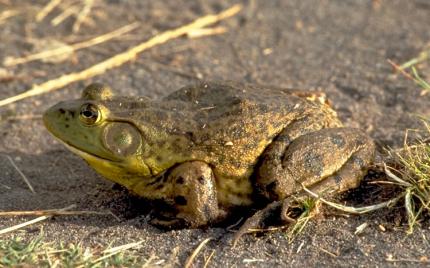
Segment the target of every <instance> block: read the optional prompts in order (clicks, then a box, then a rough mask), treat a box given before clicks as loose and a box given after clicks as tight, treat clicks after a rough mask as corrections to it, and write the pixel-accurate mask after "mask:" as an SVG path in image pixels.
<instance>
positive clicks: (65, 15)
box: [51, 7, 79, 26]
mask: <svg viewBox="0 0 430 268" xmlns="http://www.w3.org/2000/svg"><path fill="white" fill-rule="evenodd" d="M78 12H79V9H78V8H77V7H69V8H68V9H65V10H64V11H63V12H62V13H61V14H60V15H58V16H57V17H55V18H53V19H52V20H51V25H52V26H58V25H59V24H60V23H62V22H63V21H64V20H66V19H67V18H68V17H70V16H72V15H76V14H78Z"/></svg>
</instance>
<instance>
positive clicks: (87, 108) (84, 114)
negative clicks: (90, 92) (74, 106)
mask: <svg viewBox="0 0 430 268" xmlns="http://www.w3.org/2000/svg"><path fill="white" fill-rule="evenodd" d="M100 117H101V116H100V111H99V109H98V108H97V106H96V105H94V104H91V103H87V104H84V105H82V107H81V112H80V113H79V118H80V119H81V121H82V122H83V123H84V124H86V125H94V124H95V123H97V122H98V121H99V120H100Z"/></svg>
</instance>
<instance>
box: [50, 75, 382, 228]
mask: <svg viewBox="0 0 430 268" xmlns="http://www.w3.org/2000/svg"><path fill="white" fill-rule="evenodd" d="M43 120H44V123H45V125H46V128H47V129H48V130H49V132H51V133H52V134H53V135H54V136H55V137H56V138H58V139H59V140H60V141H62V142H63V143H64V144H65V145H66V146H67V148H69V149H70V150H71V151H72V152H73V153H76V154H77V155H79V156H81V157H82V158H83V159H84V160H85V161H86V162H87V163H88V164H89V165H90V166H91V167H92V168H94V169H95V170H96V171H97V172H98V173H100V174H101V175H102V176H104V177H106V178H107V179H109V180H111V181H113V182H116V183H118V184H120V185H122V186H124V187H125V188H127V189H128V190H130V191H131V192H133V193H134V194H136V195H138V196H141V197H144V198H146V199H147V200H148V199H149V200H159V201H162V202H163V204H165V205H166V206H165V209H163V211H162V212H160V213H159V216H158V217H157V218H155V219H154V223H155V224H158V225H161V226H166V227H173V226H186V227H192V228H195V227H202V226H206V225H208V224H213V223H217V222H219V221H221V220H224V219H226V218H227V217H228V216H229V215H231V214H232V213H233V211H237V208H243V207H245V208H250V207H251V208H252V207H253V206H254V207H264V206H265V205H267V207H266V208H263V209H262V210H261V211H262V212H268V211H270V210H273V208H274V207H279V206H284V207H288V204H289V202H290V201H291V198H293V197H296V196H298V195H301V194H303V192H304V191H303V187H307V188H309V189H310V190H311V191H313V192H315V193H323V192H324V193H325V192H327V191H329V192H330V193H333V194H336V193H340V192H343V191H345V190H348V189H351V188H354V187H357V186H358V184H359V183H360V180H361V179H362V178H363V177H364V175H365V174H366V172H367V169H368V167H369V166H370V165H371V164H372V162H373V159H374V154H375V145H374V142H373V141H372V139H371V138H370V137H369V136H367V135H366V134H365V133H364V132H363V131H361V130H359V129H354V128H347V127H343V125H342V123H341V122H340V120H339V119H338V117H337V114H336V112H335V111H334V110H333V109H332V108H331V106H330V105H329V103H328V102H327V100H326V99H325V97H324V95H323V94H322V93H319V94H314V93H310V92H308V91H301V90H289V89H279V88H269V87H264V86H253V85H248V84H240V83H234V82H202V83H198V84H194V85H191V86H185V87H182V88H181V89H179V90H177V91H175V92H173V93H171V94H169V95H167V96H165V97H163V98H161V99H156V100H153V99H149V98H147V97H130V96H116V95H114V93H113V90H112V89H111V88H110V87H109V86H106V85H103V84H99V83H95V84H91V85H89V86H87V87H86V88H85V89H84V90H83V92H82V96H81V97H80V98H79V99H75V100H67V101H62V102H60V103H58V104H56V105H54V106H53V107H51V108H50V109H48V110H47V111H46V112H45V113H44V115H43ZM262 204H264V205H262ZM286 211H287V209H282V213H283V216H282V215H281V218H283V219H285V220H288V215H287V213H286ZM262 212H257V213H256V214H255V215H254V216H252V217H251V218H250V219H249V220H248V222H247V223H245V225H244V226H246V227H250V226H251V227H252V226H254V225H256V224H257V222H259V221H260V219H259V218H261V216H262V215H264V214H267V213H262Z"/></svg>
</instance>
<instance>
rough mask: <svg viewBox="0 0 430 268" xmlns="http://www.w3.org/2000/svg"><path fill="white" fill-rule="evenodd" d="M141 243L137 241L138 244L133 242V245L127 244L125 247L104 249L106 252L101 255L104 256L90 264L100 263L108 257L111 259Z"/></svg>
mask: <svg viewBox="0 0 430 268" xmlns="http://www.w3.org/2000/svg"><path fill="white" fill-rule="evenodd" d="M143 242H144V241H143V240H142V241H139V242H133V243H129V244H126V245H122V246H118V247H114V248H111V249H106V250H104V251H103V254H105V255H103V256H101V257H100V258H98V259H95V260H94V261H93V262H92V264H96V263H98V262H100V261H102V260H104V259H107V258H109V257H111V256H113V255H116V254H118V253H120V252H121V251H124V250H128V249H131V248H134V247H137V246H139V245H140V244H142V243H143Z"/></svg>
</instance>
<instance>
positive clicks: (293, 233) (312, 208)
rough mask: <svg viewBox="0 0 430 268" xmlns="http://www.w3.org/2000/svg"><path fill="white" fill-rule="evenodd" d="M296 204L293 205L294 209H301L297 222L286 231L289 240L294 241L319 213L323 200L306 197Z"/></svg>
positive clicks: (296, 218)
mask: <svg viewBox="0 0 430 268" xmlns="http://www.w3.org/2000/svg"><path fill="white" fill-rule="evenodd" d="M295 203H296V205H294V206H293V207H292V209H293V211H296V212H297V211H299V214H298V216H297V217H295V220H296V222H295V223H294V224H292V225H291V226H290V227H289V228H288V229H287V232H286V235H287V237H288V240H289V241H290V242H292V241H293V240H294V239H295V238H296V237H297V235H299V234H300V233H301V232H302V231H303V230H304V229H305V227H306V226H307V224H308V223H309V221H310V220H311V219H312V218H313V217H315V215H317V214H318V213H319V208H320V205H321V202H320V200H319V199H317V198H313V197H305V198H303V199H301V200H296V201H295Z"/></svg>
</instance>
